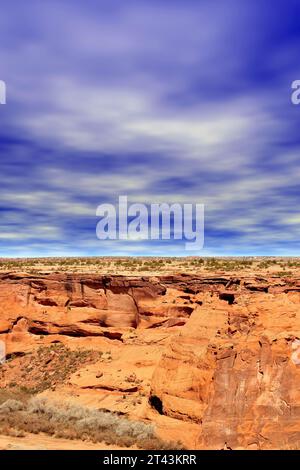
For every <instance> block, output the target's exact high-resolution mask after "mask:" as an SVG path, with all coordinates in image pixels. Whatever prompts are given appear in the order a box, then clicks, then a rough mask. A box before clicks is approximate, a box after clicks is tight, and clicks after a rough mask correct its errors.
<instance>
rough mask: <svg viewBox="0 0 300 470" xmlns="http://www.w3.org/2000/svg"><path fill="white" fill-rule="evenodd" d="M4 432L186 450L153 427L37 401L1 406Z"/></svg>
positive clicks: (103, 413)
mask: <svg viewBox="0 0 300 470" xmlns="http://www.w3.org/2000/svg"><path fill="white" fill-rule="evenodd" d="M0 432H1V433H3V434H6V435H11V433H12V432H13V433H14V434H15V433H24V432H27V433H33V434H38V433H41V432H43V433H46V434H48V435H50V436H54V437H58V438H65V439H79V440H83V441H85V440H88V441H92V442H95V443H97V442H105V443H106V444H107V445H109V444H113V445H118V446H121V447H131V446H134V445H135V446H137V447H140V448H143V449H155V450H164V449H182V448H183V447H182V445H181V444H179V443H174V442H164V441H163V440H162V439H160V438H159V437H158V436H157V435H156V432H155V427H154V426H153V424H149V423H145V422H142V421H131V420H129V419H127V418H126V417H123V416H119V415H118V414H116V413H111V412H107V411H101V410H95V409H91V408H85V407H82V406H79V405H74V404H71V403H64V404H63V405H62V404H61V403H58V402H50V401H48V400H47V399H46V398H43V397H33V398H31V399H30V400H29V401H28V402H27V403H24V402H23V401H17V400H14V399H9V400H7V401H5V402H4V403H3V404H2V405H1V406H0Z"/></svg>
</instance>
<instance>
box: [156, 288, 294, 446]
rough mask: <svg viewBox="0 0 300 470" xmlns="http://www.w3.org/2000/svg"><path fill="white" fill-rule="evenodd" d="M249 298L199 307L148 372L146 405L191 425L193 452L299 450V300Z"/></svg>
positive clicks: (289, 296)
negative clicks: (194, 432) (194, 424)
mask: <svg viewBox="0 0 300 470" xmlns="http://www.w3.org/2000/svg"><path fill="white" fill-rule="evenodd" d="M251 286H253V284H251ZM247 288H249V285H247ZM281 290H282V292H284V291H285V290H286V289H285V288H282V289H281ZM252 292H253V290H252ZM255 292H256V293H255V294H252V295H250V296H249V297H247V296H244V297H243V296H241V297H240V299H239V301H237V302H236V303H235V304H232V305H229V304H230V303H227V302H226V303H225V301H221V300H216V299H214V301H209V299H207V301H206V303H205V305H203V306H201V307H198V308H197V309H196V310H195V311H194V312H193V314H192V315H191V318H190V319H189V321H188V322H187V324H186V325H185V326H184V327H183V328H182V330H181V331H180V333H178V335H176V336H173V337H172V339H171V340H170V344H169V346H168V347H167V349H166V351H165V352H164V354H163V356H162V359H161V360H160V363H159V364H158V366H157V368H156V370H155V373H154V376H153V379H152V389H151V399H150V401H151V402H152V405H153V406H155V407H156V408H157V409H158V411H160V413H163V414H165V415H167V416H170V417H174V418H176V419H179V420H184V421H191V422H197V423H199V425H200V426H199V438H198V442H197V446H198V447H200V448H212V449H222V448H232V449H236V448H253V449H259V448H288V447H289V446H290V447H291V448H293V447H297V446H299V442H300V421H299V416H300V415H299V411H300V388H299V383H300V365H299V364H300V360H299V357H300V355H299V352H300V341H299V337H300V329H299V327H300V311H299V302H300V295H299V294H298V293H294V294H284V293H279V294H276V295H273V294H266V293H261V292H265V291H262V290H261V289H255ZM159 408H160V409H159Z"/></svg>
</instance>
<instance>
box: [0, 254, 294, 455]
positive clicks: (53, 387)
mask: <svg viewBox="0 0 300 470" xmlns="http://www.w3.org/2000/svg"><path fill="white" fill-rule="evenodd" d="M299 306H300V260H298V259H292V258H282V259H279V258H223V259H221V258H204V259H200V258H161V259H160V258H65V259H60V258H56V259H54V258H51V259H47V258H45V259H19V260H5V259H2V260H0V341H1V342H2V345H3V347H4V348H5V354H6V360H5V362H3V364H1V365H0V449H29V448H30V449H31V448H34V449H39V448H41V449H91V448H93V449H110V448H111V449H115V448H121V449H123V448H141V449H172V448H177V449H181V448H186V449H220V450H221V449H233V450H234V449H253V450H255V449H299V447H300V309H299Z"/></svg>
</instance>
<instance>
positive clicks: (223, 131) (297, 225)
mask: <svg viewBox="0 0 300 470" xmlns="http://www.w3.org/2000/svg"><path fill="white" fill-rule="evenodd" d="M299 14H300V5H299V3H298V2H297V1H293V0H289V1H280V0H277V1H273V2H270V1H265V0H259V1H256V2H253V1H250V0H249V1H243V0H227V1H226V2H224V1H216V0H202V1H192V0H184V1H183V0H182V1H178V0H173V1H172V2H164V1H162V0H161V1H158V0H151V1H145V0H127V1H126V2H124V1H115V0H109V1H103V0H97V1H96V0H95V1H93V0H85V1H77V2H70V1H65V0H60V1H55V0H54V1H53V0H52V1H47V0H44V1H43V2H41V1H40V0H39V1H34V0H27V1H26V2H20V1H17V0H10V1H9V2H2V4H1V15H0V79H1V80H4V81H5V82H6V84H7V104H6V105H5V106H2V105H1V106H0V158H1V160H0V170H1V171H0V182H1V184H0V256H39V255H40V256H51V255H53V256H58V255H170V256H171V255H176V256H180V255H188V254H190V253H187V252H185V251H184V245H183V243H178V241H176V242H174V241H172V240H171V241H168V242H166V241H164V242H153V241H152V242H151V241H149V242H146V241H140V242H138V241H128V242H124V241H123V242H121V241H99V240H97V238H96V235H95V229H96V224H97V217H96V216H95V213H96V208H97V206H98V204H101V203H103V202H111V203H116V202H117V198H118V196H119V195H122V194H125V195H128V198H129V200H130V202H146V203H149V202H168V203H172V202H182V203H183V202H185V203H186V202H191V203H194V204H195V203H203V204H205V214H206V218H205V247H204V250H202V251H201V252H199V254H200V255H299V253H300V250H299V248H300V190H299V181H300V106H294V105H292V104H291V99H290V97H291V83H292V81H293V80H296V79H300V28H299ZM192 254H197V253H192Z"/></svg>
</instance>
